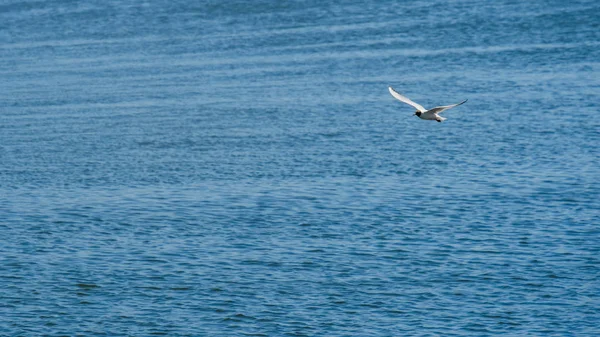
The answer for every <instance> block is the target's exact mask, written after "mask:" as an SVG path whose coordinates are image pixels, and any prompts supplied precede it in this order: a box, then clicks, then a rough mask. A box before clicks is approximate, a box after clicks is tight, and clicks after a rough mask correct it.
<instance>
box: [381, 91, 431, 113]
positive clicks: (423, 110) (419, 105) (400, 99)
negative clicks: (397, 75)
mask: <svg viewBox="0 0 600 337" xmlns="http://www.w3.org/2000/svg"><path fill="white" fill-rule="evenodd" d="M388 89H389V90H390V94H392V96H394V97H395V98H396V99H397V100H399V101H402V102H404V103H406V104H408V105H411V106H413V107H414V108H415V109H417V110H419V111H421V112H425V111H427V110H426V109H425V108H424V107H423V106H422V105H421V104H417V103H415V102H413V101H411V100H410V99H408V98H406V97H404V96H402V95H400V94H399V93H397V92H396V91H395V90H394V88H392V87H388Z"/></svg>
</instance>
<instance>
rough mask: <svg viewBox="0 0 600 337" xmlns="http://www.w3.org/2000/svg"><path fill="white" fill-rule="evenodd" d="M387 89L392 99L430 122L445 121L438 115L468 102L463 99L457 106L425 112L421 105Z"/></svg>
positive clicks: (391, 89)
mask: <svg viewBox="0 0 600 337" xmlns="http://www.w3.org/2000/svg"><path fill="white" fill-rule="evenodd" d="M388 89H389V90H390V94H392V96H394V98H396V99H398V100H399V101H401V102H404V103H406V104H408V105H410V106H412V107H414V108H415V109H417V111H415V115H416V116H417V117H419V118H421V119H427V120H431V121H438V122H441V121H445V120H446V118H444V117H442V116H440V115H439V114H440V113H442V112H443V111H445V110H448V109H451V108H454V107H455V106H459V105H461V104H463V103H465V102H466V101H468V100H467V99H465V100H464V101H462V102H460V103H457V104H452V105H443V106H437V107H435V108H433V109H429V110H427V109H425V108H424V107H423V106H422V105H421V104H417V103H415V102H413V101H411V100H410V99H409V98H407V97H404V96H402V95H400V94H399V93H398V92H396V90H394V88H392V87H388Z"/></svg>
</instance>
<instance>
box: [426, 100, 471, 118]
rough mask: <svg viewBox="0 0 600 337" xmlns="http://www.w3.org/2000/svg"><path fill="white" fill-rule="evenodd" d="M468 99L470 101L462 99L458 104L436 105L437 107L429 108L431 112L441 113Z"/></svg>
mask: <svg viewBox="0 0 600 337" xmlns="http://www.w3.org/2000/svg"><path fill="white" fill-rule="evenodd" d="M466 101H468V99H465V100H464V101H462V102H460V103H456V104H452V105H444V106H436V107H435V108H433V109H431V110H429V112H433V113H436V114H439V113H440V112H442V111H445V110H448V109H451V108H454V107H455V106H459V105H461V104H463V103H465V102H466Z"/></svg>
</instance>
